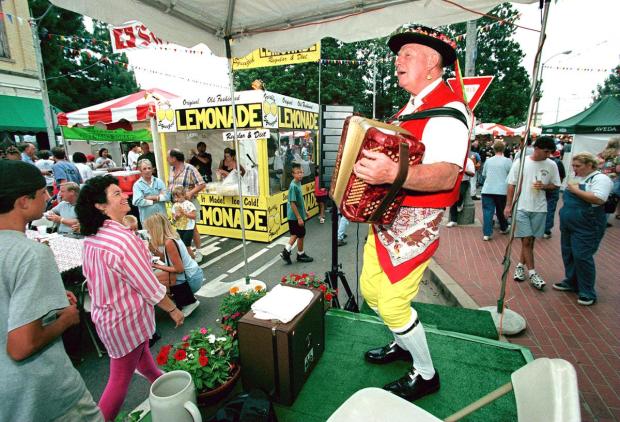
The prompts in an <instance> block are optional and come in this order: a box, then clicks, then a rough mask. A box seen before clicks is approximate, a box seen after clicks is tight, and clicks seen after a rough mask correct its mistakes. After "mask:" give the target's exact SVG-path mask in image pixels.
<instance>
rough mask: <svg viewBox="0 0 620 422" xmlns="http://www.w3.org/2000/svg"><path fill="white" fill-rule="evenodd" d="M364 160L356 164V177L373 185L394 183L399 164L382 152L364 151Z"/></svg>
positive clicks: (354, 169) (354, 168)
mask: <svg viewBox="0 0 620 422" xmlns="http://www.w3.org/2000/svg"><path fill="white" fill-rule="evenodd" d="M362 154H363V155H364V158H362V159H361V160H359V161H358V162H357V163H355V166H354V167H353V171H354V172H355V175H356V176H357V177H359V178H360V179H362V180H363V181H365V182H366V183H368V184H371V185H382V184H385V183H388V184H389V183H393V182H394V180H395V179H396V175H397V174H398V163H395V162H394V161H392V160H391V159H390V158H389V157H388V156H387V155H385V154H383V153H381V152H375V151H368V150H362Z"/></svg>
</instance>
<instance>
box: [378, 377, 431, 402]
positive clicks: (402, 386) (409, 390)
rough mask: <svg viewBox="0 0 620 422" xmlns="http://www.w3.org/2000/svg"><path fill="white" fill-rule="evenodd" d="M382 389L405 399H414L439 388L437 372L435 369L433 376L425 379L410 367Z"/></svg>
mask: <svg viewBox="0 0 620 422" xmlns="http://www.w3.org/2000/svg"><path fill="white" fill-rule="evenodd" d="M383 389H384V390H387V391H389V392H390V393H392V394H396V395H397V396H398V397H402V398H403V399H405V400H409V401H415V400H417V399H420V398H422V397H424V396H426V395H428V394H432V393H434V392H436V391H438V390H439V374H438V373H437V371H435V375H434V376H433V378H431V379H430V380H428V381H427V380H425V379H424V378H422V376H420V374H418V373H417V372H415V370H413V369H412V370H410V371H409V372H407V373H406V374H405V375H404V376H403V377H402V378H400V379H398V380H396V381H393V382H391V383H389V384H386V385H385V386H384V387H383Z"/></svg>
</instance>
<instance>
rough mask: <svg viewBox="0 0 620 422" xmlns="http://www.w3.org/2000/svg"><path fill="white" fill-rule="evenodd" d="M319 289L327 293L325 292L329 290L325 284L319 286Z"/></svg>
mask: <svg viewBox="0 0 620 422" xmlns="http://www.w3.org/2000/svg"><path fill="white" fill-rule="evenodd" d="M319 289H320V290H321V291H322V292H325V291H326V290H327V286H326V285H325V284H321V285H320V286H319Z"/></svg>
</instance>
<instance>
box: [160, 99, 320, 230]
mask: <svg viewBox="0 0 620 422" xmlns="http://www.w3.org/2000/svg"><path fill="white" fill-rule="evenodd" d="M235 106H236V114H237V137H238V139H239V151H235V153H236V159H237V160H239V164H241V167H242V171H241V173H242V175H241V180H242V192H241V195H239V188H238V182H237V180H238V179H237V178H238V177H239V174H237V171H236V170H234V171H231V172H230V174H229V175H228V176H225V173H222V172H219V171H217V170H218V168H223V169H224V170H230V168H226V167H227V163H229V162H224V158H225V157H224V150H225V149H227V148H230V149H233V150H234V148H235V143H234V136H233V118H232V105H231V101H230V95H225V94H222V95H214V96H210V97H206V98H183V99H174V100H171V101H169V102H162V103H159V104H158V105H157V130H158V132H159V139H157V140H156V145H155V151H156V154H158V155H159V156H160V157H161V159H162V161H161V162H163V163H167V161H166V157H167V155H168V151H169V150H170V149H172V148H177V149H180V150H181V151H182V152H183V153H184V155H185V161H186V162H190V160H191V159H192V157H193V156H194V155H196V154H197V148H198V144H199V143H201V142H204V143H205V144H206V153H208V154H211V158H212V163H211V172H212V179H213V180H212V181H211V182H209V183H207V186H206V189H205V190H204V191H202V192H200V193H199V194H198V198H197V199H198V201H199V203H200V205H201V207H202V209H201V218H200V220H198V221H197V222H196V223H197V225H198V230H199V231H200V233H202V234H208V235H213V236H222V237H229V238H238V239H240V238H241V222H240V214H241V212H240V207H239V201H240V200H242V201H243V208H244V214H245V215H244V218H245V236H246V239H248V240H254V241H259V242H270V241H272V240H273V239H275V238H277V237H278V236H280V235H282V234H284V233H286V232H288V220H287V217H286V214H287V198H288V187H289V185H290V182H291V180H292V176H291V167H292V164H293V163H299V164H301V167H302V169H303V170H304V178H303V179H302V192H303V194H304V201H305V204H306V209H307V211H308V217H312V216H314V215H316V214H317V213H318V210H319V208H318V204H317V201H316V198H315V196H314V180H315V175H316V172H317V169H318V163H317V159H318V157H320V152H319V151H318V148H319V145H318V128H319V127H318V126H319V105H318V104H316V103H311V102H308V101H303V100H300V99H297V98H292V97H286V96H284V95H280V94H276V93H273V92H268V91H262V90H252V91H242V92H237V93H235ZM165 167H166V168H165V169H164V172H160V174H161V176H162V180H163V181H164V182H165V183H167V181H168V176H169V172H170V167H169V166H168V165H166V166H165Z"/></svg>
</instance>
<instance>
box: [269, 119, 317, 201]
mask: <svg viewBox="0 0 620 422" xmlns="http://www.w3.org/2000/svg"><path fill="white" fill-rule="evenodd" d="M314 139H317V132H316V131H307V130H294V131H292V132H290V131H289V132H284V131H281V132H279V133H275V132H273V133H272V136H271V137H270V139H268V144H267V160H268V161H267V162H268V164H269V190H270V192H271V194H272V195H275V194H276V193H278V192H282V191H286V190H288V187H289V185H290V184H291V180H293V176H292V173H291V169H292V164H293V163H298V164H301V168H302V169H303V170H304V178H303V179H302V180H301V184H302V185H303V184H306V183H310V182H312V181H314V176H315V175H316V160H315V159H316V142H314Z"/></svg>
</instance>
